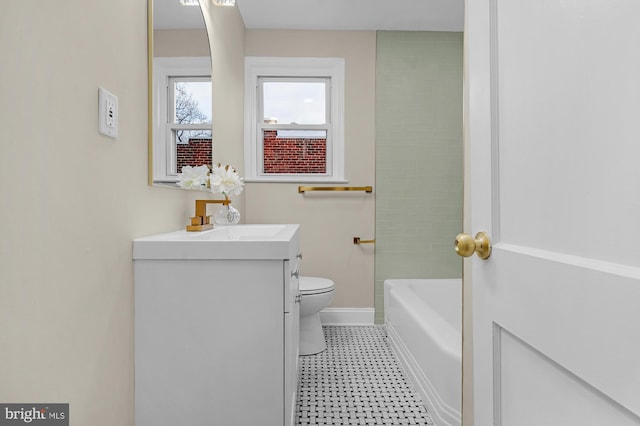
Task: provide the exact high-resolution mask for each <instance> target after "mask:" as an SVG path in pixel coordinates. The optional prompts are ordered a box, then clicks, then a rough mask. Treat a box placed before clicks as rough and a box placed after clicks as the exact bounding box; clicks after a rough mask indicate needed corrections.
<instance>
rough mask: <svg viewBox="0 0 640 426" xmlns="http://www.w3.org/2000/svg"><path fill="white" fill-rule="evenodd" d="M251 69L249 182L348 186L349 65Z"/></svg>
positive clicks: (269, 61)
mask: <svg viewBox="0 0 640 426" xmlns="http://www.w3.org/2000/svg"><path fill="white" fill-rule="evenodd" d="M245 66H246V75H245V116H246V120H245V180H248V181H251V180H252V181H269V182H344V141H343V139H344V131H343V110H344V60H343V59H335V58H327V59H325V58H256V57H249V58H246V63H245Z"/></svg>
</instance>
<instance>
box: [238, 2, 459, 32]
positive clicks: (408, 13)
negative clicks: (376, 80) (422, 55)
mask: <svg viewBox="0 0 640 426" xmlns="http://www.w3.org/2000/svg"><path fill="white" fill-rule="evenodd" d="M237 5H238V8H239V9H240V13H241V14H242V18H243V19H244V23H245V25H246V27H247V28H254V29H257V28H264V29H305V30H407V31H462V29H463V25H464V0H237Z"/></svg>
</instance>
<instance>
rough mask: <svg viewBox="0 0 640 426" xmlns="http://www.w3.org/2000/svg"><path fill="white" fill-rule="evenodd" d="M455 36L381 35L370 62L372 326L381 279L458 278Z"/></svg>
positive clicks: (458, 43)
mask: <svg viewBox="0 0 640 426" xmlns="http://www.w3.org/2000/svg"><path fill="white" fill-rule="evenodd" d="M462 45H463V39H462V33H451V32H404V31H381V32H378V34H377V60H376V61H377V62H376V186H375V191H376V259H375V265H376V266H375V308H376V317H375V318H376V323H382V322H384V300H383V297H384V291H383V283H384V280H385V279H387V278H459V277H461V275H462V261H461V258H460V257H458V256H457V255H456V254H455V253H454V251H453V241H454V238H455V236H456V234H458V233H459V232H461V231H462V197H463V194H462V184H463V147H462V136H463V129H462V126H463V124H462V112H463V93H462V77H463V68H462V67H463V65H462Z"/></svg>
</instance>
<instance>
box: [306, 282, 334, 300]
mask: <svg viewBox="0 0 640 426" xmlns="http://www.w3.org/2000/svg"><path fill="white" fill-rule="evenodd" d="M334 288H335V285H334V284H333V281H331V280H330V279H327V278H320V277H300V293H301V294H302V295H303V296H304V295H310V294H322V293H328V292H330V291H333V290H334Z"/></svg>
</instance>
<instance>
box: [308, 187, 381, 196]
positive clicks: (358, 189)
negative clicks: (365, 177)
mask: <svg viewBox="0 0 640 426" xmlns="http://www.w3.org/2000/svg"><path fill="white" fill-rule="evenodd" d="M305 191H364V192H373V187H372V186H299V187H298V193H300V194H302V193H304V192H305Z"/></svg>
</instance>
